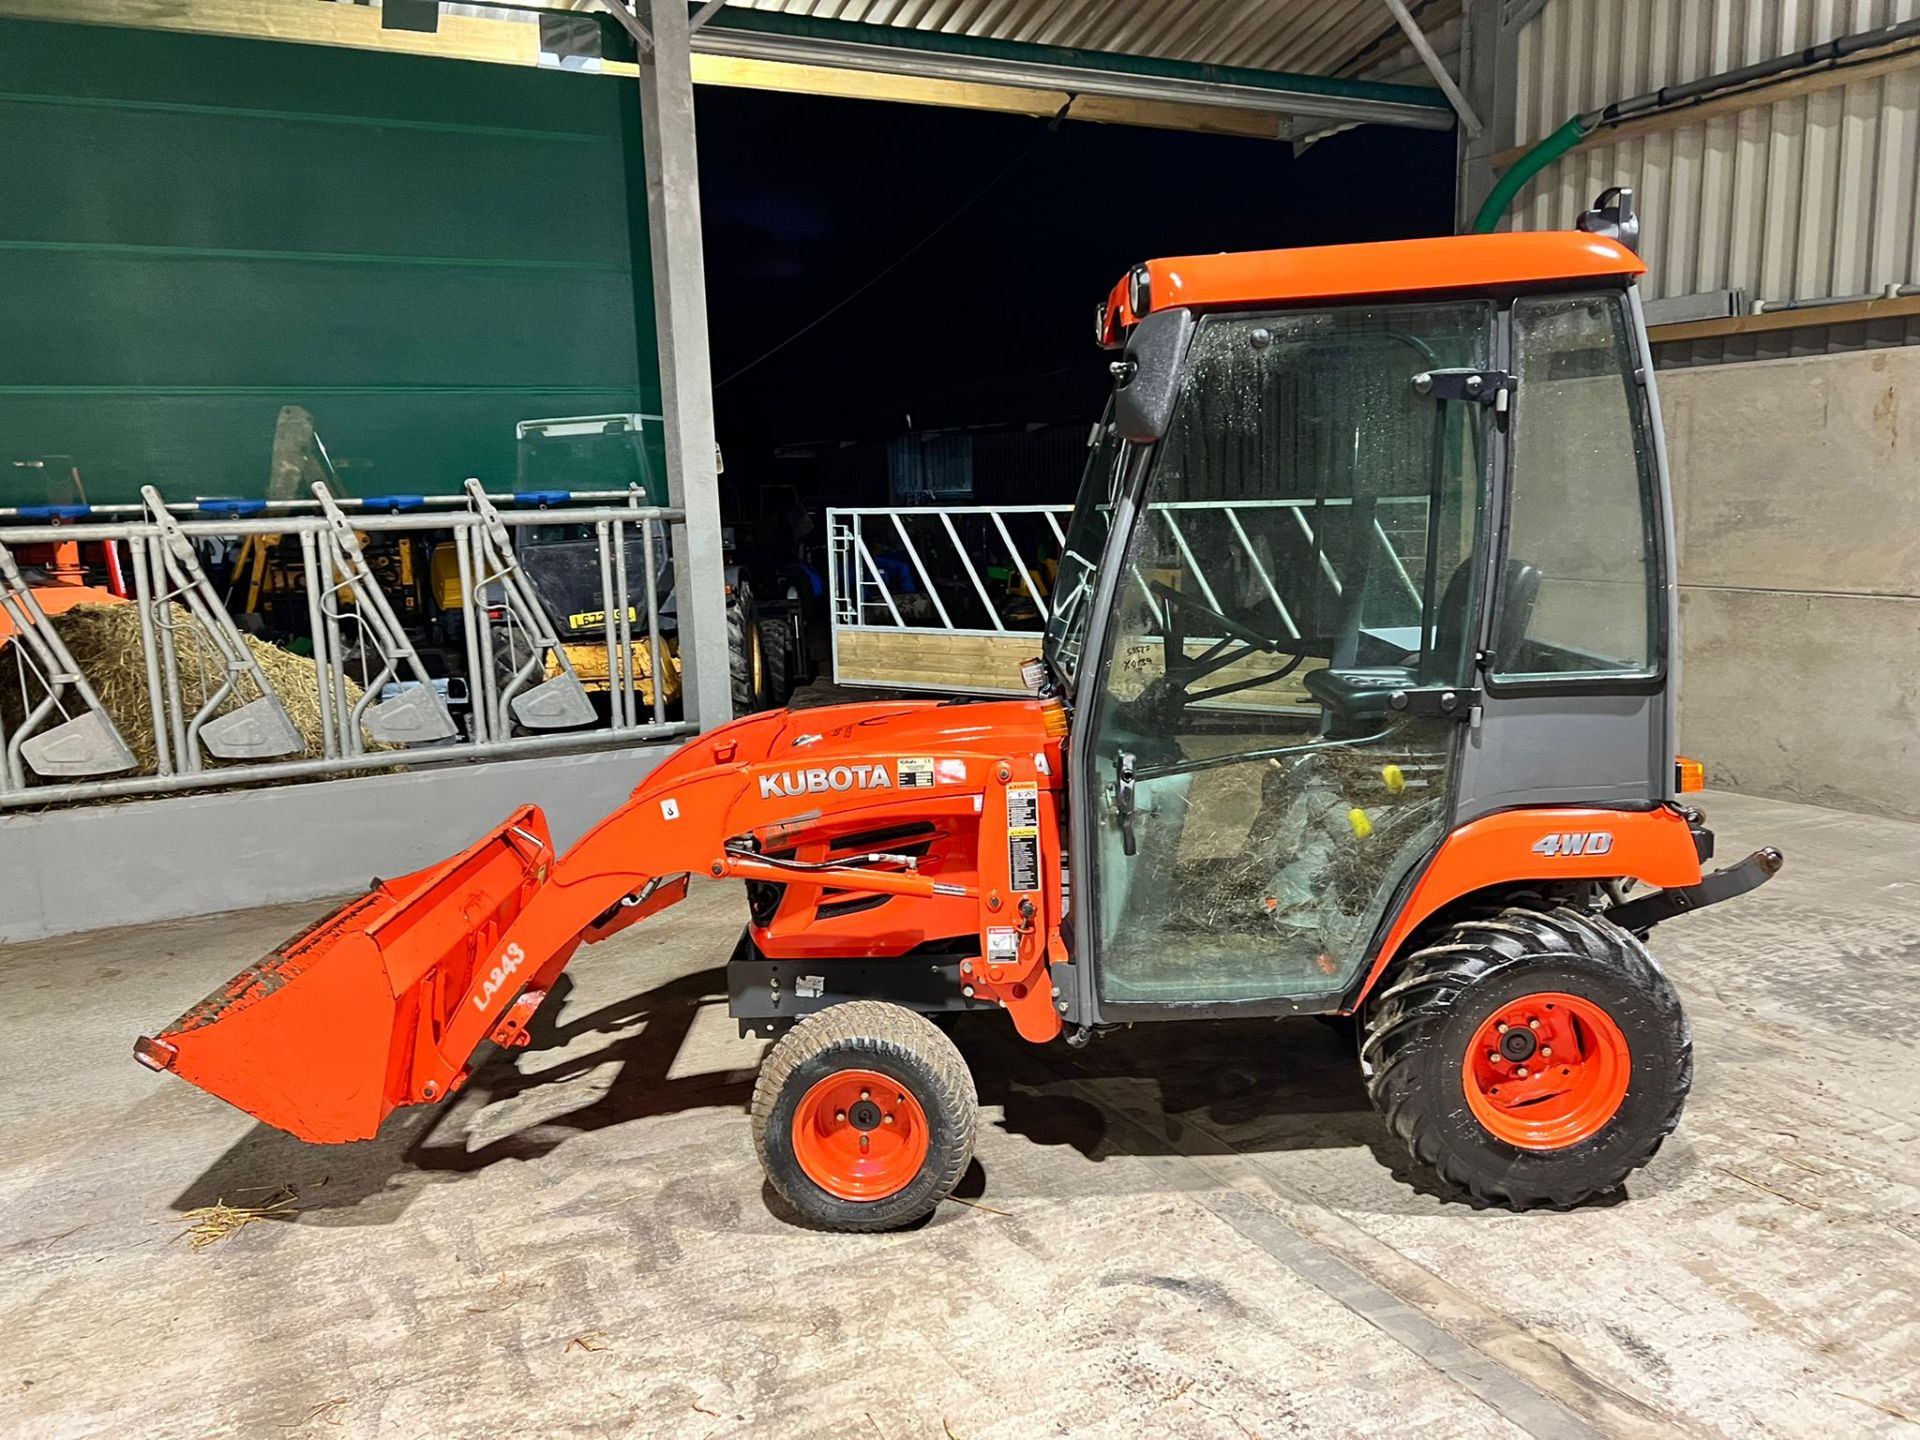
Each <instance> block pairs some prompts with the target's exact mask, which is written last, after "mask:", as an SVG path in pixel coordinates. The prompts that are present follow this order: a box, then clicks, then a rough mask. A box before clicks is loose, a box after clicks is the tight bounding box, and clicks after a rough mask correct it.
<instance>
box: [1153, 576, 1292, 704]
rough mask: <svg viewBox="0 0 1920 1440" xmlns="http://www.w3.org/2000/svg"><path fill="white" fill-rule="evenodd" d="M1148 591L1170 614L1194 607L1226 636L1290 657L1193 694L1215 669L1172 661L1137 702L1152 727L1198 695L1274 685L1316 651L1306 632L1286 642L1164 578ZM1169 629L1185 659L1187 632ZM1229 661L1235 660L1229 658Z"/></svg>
mask: <svg viewBox="0 0 1920 1440" xmlns="http://www.w3.org/2000/svg"><path fill="white" fill-rule="evenodd" d="M1147 591H1148V593H1149V594H1150V595H1154V596H1156V597H1159V598H1160V599H1163V600H1164V601H1165V602H1166V605H1167V610H1168V614H1169V615H1171V614H1172V613H1173V611H1174V610H1176V609H1187V610H1192V611H1194V612H1195V613H1196V614H1200V615H1204V616H1205V617H1206V618H1207V619H1208V620H1209V621H1210V622H1211V623H1212V624H1214V625H1216V626H1218V627H1219V628H1220V630H1221V632H1222V634H1224V635H1225V636H1226V638H1228V639H1230V640H1238V641H1239V642H1240V643H1241V644H1243V645H1246V646H1248V647H1249V648H1251V649H1254V650H1258V651H1260V652H1262V653H1263V654H1269V655H1278V656H1284V657H1286V663H1285V664H1284V665H1281V666H1280V667H1279V668H1278V669H1275V670H1270V671H1267V672H1265V673H1263V674H1260V675H1255V676H1250V677H1248V678H1246V679H1243V680H1238V681H1234V682H1231V683H1229V684H1228V685H1226V686H1224V687H1221V688H1220V689H1218V690H1210V691H1203V692H1202V693H1201V694H1200V695H1199V696H1194V695H1190V694H1189V693H1188V691H1187V686H1188V684H1189V683H1190V682H1191V681H1192V680H1196V679H1203V678H1204V677H1205V675H1207V674H1210V673H1212V672H1211V670H1205V671H1199V672H1198V673H1197V674H1188V675H1180V674H1177V673H1176V669H1175V666H1174V665H1173V664H1169V665H1168V666H1167V668H1166V670H1165V671H1164V672H1163V673H1162V674H1160V675H1159V676H1157V677H1155V678H1154V679H1153V680H1152V681H1150V682H1149V683H1148V685H1147V687H1146V689H1145V690H1144V691H1143V692H1142V693H1141V695H1140V696H1139V698H1138V700H1137V701H1136V702H1135V704H1136V706H1137V708H1138V711H1139V713H1140V715H1141V716H1142V718H1143V720H1147V721H1148V723H1149V726H1150V728H1153V727H1162V726H1165V725H1168V724H1170V723H1171V722H1172V717H1173V716H1174V715H1175V714H1177V713H1178V712H1179V711H1180V710H1182V709H1184V708H1185V707H1186V706H1187V705H1188V704H1190V703H1192V701H1193V700H1195V699H1196V698H1197V699H1207V698H1210V697H1211V696H1214V695H1219V694H1227V693H1231V692H1232V691H1236V690H1251V689H1255V688H1257V687H1258V686H1262V685H1271V684H1273V683H1274V682H1275V681H1278V680H1284V679H1286V678H1287V676H1289V675H1291V674H1293V672H1294V671H1295V670H1298V669H1299V668H1300V666H1301V665H1302V664H1303V663H1304V662H1305V661H1306V658H1307V656H1308V654H1309V653H1311V651H1312V648H1313V644H1314V642H1313V641H1312V640H1310V639H1308V638H1307V637H1304V636H1302V637H1301V638H1299V639H1296V640H1293V641H1291V642H1288V643H1282V642H1281V641H1278V640H1275V639H1273V638H1272V637H1271V636H1267V635H1262V634H1260V633H1259V632H1258V631H1256V630H1250V629H1248V628H1247V627H1246V626H1245V625H1242V624H1241V623H1240V622H1239V621H1237V620H1235V619H1233V618H1232V617H1231V616H1228V615H1222V614H1221V613H1220V612H1219V611H1218V610H1215V609H1214V608H1213V607H1212V606H1211V605H1207V604H1203V603H1202V602H1201V601H1198V600H1196V599H1194V598H1193V597H1192V596H1191V595H1187V594H1185V593H1184V592H1182V591H1179V590H1175V589H1174V588H1173V587H1172V586H1171V585H1168V584H1165V583H1164V582H1162V581H1159V580H1151V581H1148V582H1147ZM1168 629H1169V631H1170V633H1169V634H1168V636H1167V641H1168V644H1169V645H1173V644H1176V643H1177V644H1178V645H1179V646H1180V647H1181V651H1182V659H1184V658H1186V657H1185V654H1184V651H1185V645H1186V640H1185V637H1184V635H1181V634H1180V632H1179V627H1178V626H1169V627H1168ZM1243 653H1244V652H1243ZM1170 658H1171V657H1170ZM1228 663H1231V662H1230V661H1229V662H1228ZM1216 668H1217V667H1216Z"/></svg>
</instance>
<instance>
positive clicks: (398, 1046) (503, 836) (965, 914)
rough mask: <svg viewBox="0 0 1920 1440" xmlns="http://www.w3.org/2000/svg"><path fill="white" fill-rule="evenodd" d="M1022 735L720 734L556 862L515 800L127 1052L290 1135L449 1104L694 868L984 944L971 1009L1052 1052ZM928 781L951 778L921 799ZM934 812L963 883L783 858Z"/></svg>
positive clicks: (956, 877) (1033, 759)
mask: <svg viewBox="0 0 1920 1440" xmlns="http://www.w3.org/2000/svg"><path fill="white" fill-rule="evenodd" d="M847 708H848V709H849V710H857V711H861V712H868V711H873V710H876V709H884V707H871V706H860V707H847ZM924 708H925V707H923V706H918V705H916V706H914V707H912V709H911V710H908V711H904V712H900V713H904V714H906V715H909V716H917V715H919V714H920V712H921V711H923V710H924ZM996 708H998V707H996ZM1014 708H1016V709H1018V710H1021V711H1028V710H1033V709H1036V708H1037V707H1034V706H1029V705H1026V704H1024V703H1020V702H1016V704H1015V706H1014ZM828 713H829V712H824V711H815V712H808V714H809V718H810V719H814V718H815V717H819V716H822V715H825V714H828ZM888 718H889V717H888V716H887V715H884V714H883V715H878V716H869V717H868V719H869V721H885V720H886V719H888ZM895 728H899V727H898V726H897V725H896V727H895ZM1031 728H1033V729H1034V730H1035V732H1036V733H1035V735H1034V736H1033V737H1032V738H1033V739H1034V740H1036V741H1038V742H1039V743H1024V742H1025V741H1026V739H1027V737H1024V736H1022V735H1021V734H1019V733H1018V731H1016V732H1014V733H1013V734H1011V735H1009V734H1007V733H989V732H988V731H987V730H986V729H985V728H984V727H971V728H970V729H968V730H966V731H962V732H958V733H959V735H960V738H959V739H957V740H954V741H952V742H950V744H951V748H950V749H949V750H948V752H947V753H941V752H940V751H938V750H933V752H932V753H928V751H929V749H931V748H932V747H931V744H930V743H929V741H930V740H932V739H937V738H939V737H938V736H934V737H929V736H928V735H927V734H926V732H925V730H924V728H920V729H915V730H913V731H912V732H911V740H910V743H911V745H912V747H913V749H912V753H911V755H910V756H909V755H908V752H904V751H896V750H894V749H891V748H889V747H888V745H887V742H886V736H887V733H888V727H887V726H886V725H885V724H871V725H870V727H869V729H868V731H867V733H866V734H862V733H860V732H859V731H858V730H856V728H855V726H854V725H852V724H849V725H847V726H844V727H842V731H844V732H845V736H846V737H847V738H846V746H858V749H857V751H852V752H849V751H847V750H846V747H845V746H843V749H842V751H839V752H835V751H828V752H824V753H819V754H817V755H816V754H815V753H814V752H812V751H810V750H808V751H802V752H801V754H800V756H799V758H796V756H795V753H794V752H795V742H794V739H793V737H792V735H791V731H792V729H793V725H792V723H791V721H790V718H789V716H788V715H787V714H786V713H785V712H772V713H768V714H762V715H756V716H752V717H749V718H747V719H744V720H740V721H736V722H734V723H733V724H731V725H728V726H725V727H723V728H721V729H719V730H716V731H713V732H711V733H709V734H707V735H704V736H701V737H699V738H698V739H696V740H693V741H691V742H690V743H688V744H687V745H686V746H684V747H683V748H682V749H680V750H679V751H677V752H676V753H675V754H673V755H672V756H670V757H668V759H667V760H665V761H664V762H663V763H662V764H661V765H660V766H659V767H658V768H657V769H656V770H655V771H654V772H653V773H652V774H651V775H649V776H648V777H647V779H646V780H645V781H644V782H642V784H641V785H640V786H639V787H638V788H637V789H636V790H634V792H633V793H632V795H631V796H629V798H628V799H627V801H626V803H625V804H623V805H622V806H621V807H620V808H619V809H617V810H615V811H614V812H613V813H612V814H610V815H608V816H607V817H606V818H605V819H603V820H602V821H600V822H599V824H597V825H596V826H595V827H594V828H593V829H592V830H590V831H588V833H587V834H586V835H585V836H583V837H582V838H581V839H580V841H579V842H578V843H577V844H575V845H574V846H573V847H572V849H570V850H568V851H567V852H565V853H564V854H556V853H555V851H554V849H553V845H552V841H551V838H550V837H549V834H548V830H547V824H546V820H545V817H544V815H543V814H542V813H541V811H540V810H539V809H538V807H535V806H526V807H523V808H522V809H520V810H518V811H516V812H515V813H514V814H513V815H511V816H510V817H508V819H507V820H506V821H505V822H504V823H503V824H502V825H500V826H499V827H498V828H497V829H495V830H494V831H493V832H492V833H491V834H489V835H488V836H486V837H485V838H484V839H482V840H480V841H479V842H478V843H476V844H475V845H473V846H471V847H470V848H468V849H467V850H466V851H464V852H462V853H461V854H460V855H457V856H455V857H453V858H452V859H450V860H447V861H445V862H442V863H441V864H439V865H436V866H432V867H429V868H427V869H425V870H420V871H417V872H415V873H413V874H410V875H407V876H403V877H401V878H399V879H395V880H388V881H381V882H376V883H375V885H374V886H373V887H372V888H371V889H370V890H369V891H368V892H367V893H366V894H365V895H361V896H359V897H357V898H355V899H354V900H351V901H349V902H348V903H347V904H346V905H344V906H342V907H341V908H340V909H338V910H336V911H335V912H334V913H333V914H331V915H329V916H327V917H326V918H325V919H322V920H321V921H319V922H318V923H317V924H315V925H314V926H312V927H311V928H309V929H307V930H305V931H303V932H301V933H300V934H299V935H296V936H294V937H293V938H292V939H290V940H288V941H287V942H286V943H284V944H283V945H281V946H280V947H278V948H277V949H275V950H274V951H273V952H272V953H270V954H269V955H267V956H265V957H264V958H263V959H261V960H260V961H258V962H256V963H255V964H254V965H252V966H249V967H248V968H247V969H246V970H245V971H243V972H241V974H240V975H238V976H236V977H234V979H233V980H231V981H229V982H228V983H227V984H226V985H225V986H223V987H221V989H219V990H217V991H215V992H214V994H212V995H210V996H209V997H207V998H206V999H205V1000H203V1001H202V1002H201V1003H200V1004H199V1005H196V1006H195V1007H194V1008H193V1009H191V1010H189V1011H188V1012H187V1013H186V1014H185V1015H182V1016H181V1017H180V1018H179V1019H178V1020H176V1021H175V1022H174V1023H173V1024H172V1025H170V1026H168V1027H167V1028H166V1029H164V1030H162V1031H161V1032H160V1033H159V1034H157V1035H155V1036H152V1037H146V1036H143V1037H141V1039H140V1040H139V1041H138V1042H137V1043H136V1045H135V1047H134V1048H135V1054H136V1055H137V1056H138V1057H139V1058H140V1060H141V1061H142V1062H143V1063H145V1064H147V1065H148V1066H150V1067H152V1068H153V1069H156V1070H168V1071H172V1072H173V1073H174V1074H177V1075H179V1076H180V1077H181V1078H183V1079H186V1080H189V1081H191V1082H192V1083H193V1084H195V1085H198V1086H199V1087H200V1088H202V1089H204V1090H206V1091H208V1092H210V1093H211V1094H214V1095H218V1096H219V1097H221V1098H222V1099H224V1100H227V1101H229V1102H230V1103H232V1104H234V1105H236V1106H238V1107H239V1108H240V1109H242V1110H245V1111H246V1112H248V1113H249V1114H251V1115H253V1116H255V1117H256V1118H257V1119H260V1120H263V1121H265V1122H267V1123H268V1124H271V1125H274V1126H277V1127H278V1128H280V1129H283V1130H286V1131H288V1132H290V1133H292V1134H294V1135H296V1136H299V1137H300V1138H301V1139H305V1140H312V1141H326V1142H333V1141H345V1140H356V1139H365V1138H368V1137H370V1136H372V1135H373V1134H375V1133H376V1132H377V1131H378V1129H379V1127H380V1124H381V1122H382V1121H383V1120H384V1119H385V1118H386V1116H387V1115H388V1114H390V1113H391V1112H392V1111H393V1110H394V1109H396V1108H398V1107H400V1106H403V1105H411V1104H419V1103H426V1102H435V1101H440V1100H444V1099H445V1098H446V1097H447V1096H449V1095H451V1094H453V1093H454V1092H455V1091H457V1090H458V1089H459V1088H460V1086H461V1085H462V1084H463V1083H464V1082H465V1080H466V1078H467V1076H468V1074H469V1073H470V1070H471V1067H472V1065H473V1064H474V1056H475V1053H476V1052H477V1051H478V1050H479V1048H480V1045H481V1043H482V1042H483V1041H486V1040H492V1041H494V1042H495V1043H496V1044H499V1045H502V1046H508V1047H511V1046H515V1045H524V1044H525V1043H527V1038H528V1037H527V1029H526V1027H527V1024H528V1022H529V1021H530V1020H531V1019H532V1017H533V1015H534V1013H535V1011H537V1010H538V1009H539V1007H540V1004H541V1002H542V1001H544V999H545V998H546V996H547V994H548V992H549V991H550V990H551V989H552V986H553V983H554V981H555V979H556V978H557V977H558V976H559V974H560V972H561V971H562V970H563V969H565V968H566V966H567V964H568V963H569V962H570V961H571V960H572V958H573V956H574V955H575V953H576V952H577V951H578V950H579V948H580V946H581V945H583V944H591V943H594V942H597V941H599V940H603V939H606V938H608V937H610V936H612V935H615V934H618V933H619V932H620V931H622V930H624V929H626V928H627V927H628V926H629V925H631V924H634V923H636V922H637V921H639V920H641V919H644V918H645V917H647V916H649V915H652V914H655V913H657V912H659V911H660V910H663V909H665V908H667V907H668V906H670V905H672V904H674V903H676V902H678V901H679V900H681V899H683V898H684V897H685V895H686V893H687V888H688V883H689V880H690V877H691V875H692V874H696V873H697V874H701V875H704V876H706V877H708V878H711V879H737V880H767V881H775V882H778V883H783V884H788V885H794V886H809V887H815V888H817V889H826V888H829V887H831V888H832V889H835V890H840V891H845V892H850V893H856V894H858V893H878V894H886V895H892V896H901V897H906V898H907V899H908V900H910V901H912V902H917V903H924V904H925V905H926V906H927V907H928V924H929V926H930V927H931V928H930V933H936V934H938V933H953V927H955V926H958V927H959V929H960V931H961V933H964V932H965V931H968V930H972V931H977V932H978V935H979V940H980V950H979V964H978V965H977V966H970V967H969V969H970V970H972V971H975V972H977V973H975V974H974V975H973V981H974V984H975V987H976V994H977V997H978V998H979V999H982V1000H985V1001H989V1002H993V1001H997V1002H999V1003H1000V1004H1002V1005H1004V1006H1005V1007H1006V1009H1007V1010H1008V1012H1009V1014H1010V1015H1011V1016H1012V1018H1013V1019H1014V1022H1015V1024H1016V1026H1018V1028H1019V1029H1020V1031H1021V1033H1022V1034H1024V1035H1026V1036H1028V1038H1031V1039H1035V1040H1044V1039H1048V1038H1051V1037H1052V1036H1053V1035H1054V1034H1057V1033H1058V1031H1059V1029H1060V1019H1059V1015H1058V1013H1057V1012H1056V1010H1055V1007H1054V1004H1053V1001H1052V998H1051V987H1050V986H1049V985H1047V984H1046V983H1044V978H1045V977H1044V974H1043V972H1044V968H1045V966H1046V965H1047V963H1048V957H1049V953H1050V949H1054V948H1056V947H1058V945H1059V937H1058V923H1059V906H1060V895H1059V889H1058V882H1057V876H1058V872H1059V865H1058V854H1057V849H1053V848H1048V849H1045V850H1043V848H1042V846H1043V843H1044V844H1045V845H1046V846H1047V847H1053V846H1057V841H1054V840H1051V839H1048V840H1047V841H1045V842H1043V841H1042V839H1041V837H1043V836H1045V837H1052V836H1054V835H1056V834H1057V827H1056V822H1055V820H1054V816H1055V792H1054V791H1053V790H1052V789H1051V788H1050V786H1051V785H1052V784H1053V783H1054V782H1053V781H1052V779H1051V777H1052V776H1057V775H1058V774H1059V773H1060V764H1059V759H1060V756H1059V744H1058V741H1057V739H1051V738H1048V737H1046V736H1045V735H1044V734H1041V733H1039V732H1038V727H1037V726H1033V727H1031ZM839 733H841V732H839V731H836V734H839ZM869 736H870V737H871V741H872V742H874V743H871V744H869V743H867V742H868V739H869ZM804 738H807V739H813V740H817V739H818V738H819V737H818V735H817V734H813V735H809V736H807V737H804ZM1010 742H1011V743H1010ZM1048 746H1050V747H1051V758H1050V759H1049V754H1048V749H1047V748H1046V747H1048ZM1001 751H1005V752H1008V753H999V752H1001ZM842 753H848V754H849V758H847V759H845V760H843V759H842V758H841V755H842ZM853 754H857V757H858V758H851V756H852V755H853ZM809 760H813V761H817V763H811V764H809V763H807V762H808V761H809ZM935 773H938V774H941V775H944V776H947V777H949V779H948V782H947V783H944V784H941V785H939V786H937V787H936V786H935V785H934V784H933V782H932V780H931V777H932V775H934V774H935ZM903 776H904V777H906V779H907V780H909V781H911V782H912V784H908V783H903ZM922 776H926V777H928V779H927V784H926V786H925V787H924V788H922V787H921V786H920V785H919V781H920V779H921V777H922ZM1009 792H1011V795H1010V793H1009ZM1010 815H1011V816H1013V817H1014V819H1015V820H1016V821H1018V822H1019V823H1018V824H1017V826H1016V827H1015V828H1016V829H1017V830H1018V831H1019V832H1020V833H1019V834H1018V835H1016V836H1014V837H1013V839H1014V841H1016V842H1017V843H1016V844H1010V842H1009V824H1008V821H1009V816H1010ZM930 817H937V818H939V819H941V820H943V821H944V822H946V823H953V824H965V825H969V826H972V827H977V839H976V843H975V844H974V845H973V846H972V847H971V851H972V853H973V855H975V856H976V857H977V861H976V868H975V869H973V870H971V871H967V872H963V873H952V874H948V873H944V872H943V873H940V874H932V873H922V872H921V867H920V864H919V862H918V861H917V860H916V859H915V857H913V856H910V855H896V854H891V853H889V852H887V851H886V850H885V849H884V848H883V847H876V848H875V849H873V850H871V851H866V852H864V853H858V854H852V855H843V856H840V857H838V858H836V859H834V860H832V861H828V862H818V861H801V860H796V859H793V858H788V857H790V855H791V853H792V851H793V848H794V843H795V841H797V840H799V839H802V838H804V837H805V836H807V835H808V834H810V833H812V832H814V831H816V830H818V829H820V828H821V827H828V826H831V827H838V828H840V829H841V830H843V831H844V830H845V828H846V827H848V826H851V827H853V829H854V830H856V831H858V830H862V829H870V830H875V831H883V830H884V829H885V828H886V827H888V826H890V825H898V824H899V823H901V822H902V821H903V820H913V821H919V820H925V819H928V818H930ZM1021 846H1027V847H1029V848H1028V849H1026V850H1022V849H1021V848H1020V847H1021ZM1030 858H1031V859H1037V860H1038V861H1039V862H1040V863H1038V864H1026V863H1022V873H1021V875H1020V877H1019V881H1020V888H1016V885H1015V877H1014V875H1013V873H1012V867H1013V866H1014V864H1015V863H1021V862H1025V861H1026V860H1028V859H1030ZM1041 876H1052V877H1054V879H1053V880H1052V882H1051V883H1049V882H1045V881H1042V880H1041V878H1040V877H1041Z"/></svg>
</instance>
